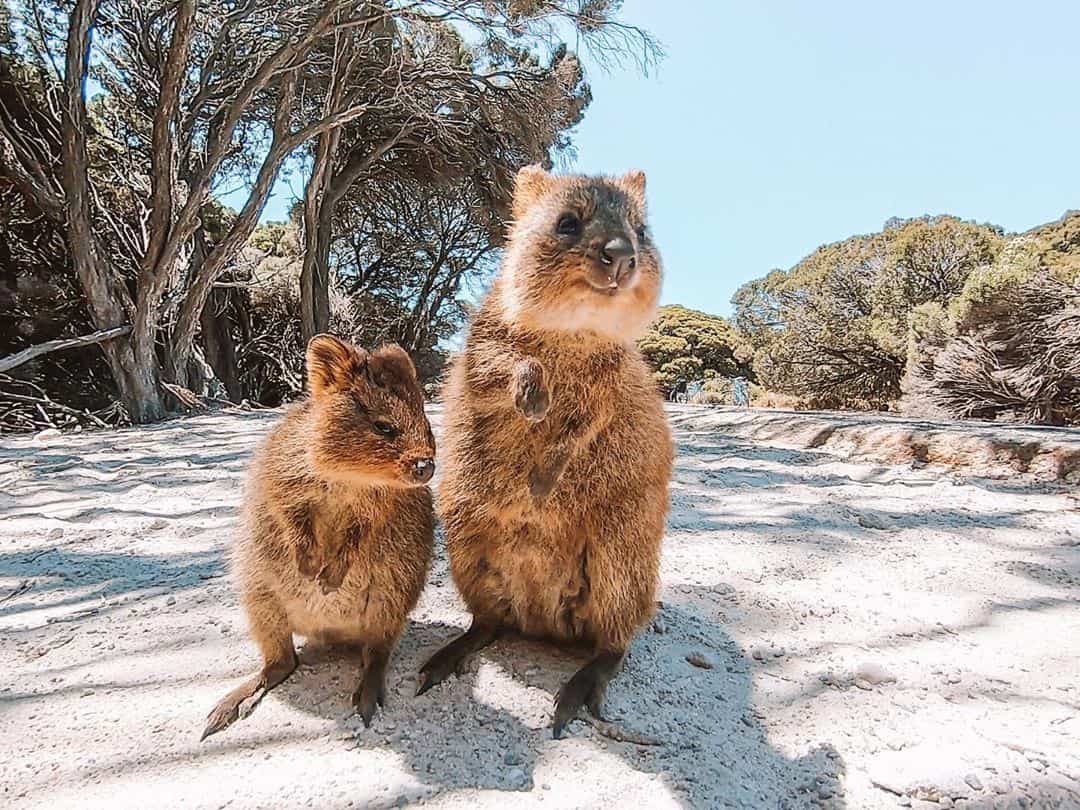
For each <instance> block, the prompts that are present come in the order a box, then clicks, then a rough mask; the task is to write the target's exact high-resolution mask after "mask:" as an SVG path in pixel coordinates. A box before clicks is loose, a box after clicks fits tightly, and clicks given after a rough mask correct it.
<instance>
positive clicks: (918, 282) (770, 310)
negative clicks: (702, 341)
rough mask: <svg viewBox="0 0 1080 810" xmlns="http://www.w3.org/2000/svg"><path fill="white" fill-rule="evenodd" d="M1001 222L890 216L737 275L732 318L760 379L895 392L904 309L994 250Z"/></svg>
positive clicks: (987, 259) (946, 292) (941, 292)
mask: <svg viewBox="0 0 1080 810" xmlns="http://www.w3.org/2000/svg"><path fill="white" fill-rule="evenodd" d="M1001 243H1002V237H1001V232H1000V229H998V228H994V227H992V226H988V225H978V224H975V223H971V222H965V221H962V220H959V219H957V218H955V217H948V216H941V217H932V218H931V217H924V218H920V219H913V220H890V221H889V222H888V223H886V226H885V228H884V229H883V230H882V231H881V232H879V233H875V234H869V235H865V236H854V237H851V238H850V239H846V240H844V241H842V242H837V243H835V244H832V245H825V246H824V247H821V248H819V249H818V250H816V251H815V252H814V253H812V254H811V255H810V256H808V257H807V258H805V259H803V260H802V261H801V262H799V263H798V264H797V265H795V267H793V268H792V269H791V270H789V271H786V272H784V271H779V270H777V271H773V272H772V273H770V274H769V275H768V276H766V277H765V278H764V279H758V280H756V281H752V282H750V283H749V284H747V285H744V286H743V287H742V288H741V289H740V290H739V291H738V292H737V293H736V294H735V297H734V299H733V304H734V306H735V311H736V314H735V323H736V324H737V325H738V327H739V329H740V330H741V331H742V333H743V335H744V337H745V339H746V341H747V342H748V343H749V345H750V346H752V347H753V350H754V370H755V372H756V373H757V375H758V377H759V378H760V379H761V381H762V383H763V384H764V385H765V387H766V388H768V389H769V390H773V391H778V392H781V393H784V394H788V395H792V396H797V397H801V398H804V399H806V400H808V401H810V402H812V403H814V404H816V405H819V406H822V407H837V408H851V407H855V408H882V407H887V406H888V405H889V403H891V402H892V401H894V400H896V399H897V398H898V397H899V395H900V383H901V379H902V376H903V373H904V368H905V365H906V359H907V352H908V342H909V341H908V326H909V320H910V318H911V314H912V312H913V311H914V310H915V309H916V308H919V307H922V306H923V305H926V304H931V303H937V304H940V305H944V304H946V303H947V302H949V301H950V300H951V299H952V298H953V297H954V296H956V295H957V294H959V293H960V291H961V290H962V289H963V287H964V284H965V283H966V282H967V279H968V278H969V277H970V276H971V274H972V273H973V272H975V271H976V270H977V269H978V268H980V267H983V266H985V265H988V264H990V263H992V262H993V261H994V260H995V258H996V256H997V255H998V253H999V252H1000V250H1001Z"/></svg>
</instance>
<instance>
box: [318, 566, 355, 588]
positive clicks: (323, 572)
mask: <svg viewBox="0 0 1080 810" xmlns="http://www.w3.org/2000/svg"><path fill="white" fill-rule="evenodd" d="M348 571H349V563H348V561H347V560H343V559H341V558H338V559H336V560H331V561H330V562H328V563H327V564H326V565H324V566H323V567H322V568H321V569H320V570H319V573H318V576H316V577H315V581H316V582H317V583H319V589H320V590H321V591H322V592H323V594H328V593H333V592H334V591H336V590H337V589H338V588H340V587H341V583H342V582H343V581H344V580H345V574H347V573H348Z"/></svg>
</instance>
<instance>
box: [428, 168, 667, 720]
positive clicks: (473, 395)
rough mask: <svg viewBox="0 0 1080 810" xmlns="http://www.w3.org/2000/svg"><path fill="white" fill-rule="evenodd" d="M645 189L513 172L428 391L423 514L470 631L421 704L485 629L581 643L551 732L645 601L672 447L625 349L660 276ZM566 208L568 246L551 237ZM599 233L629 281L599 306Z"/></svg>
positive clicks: (445, 659)
mask: <svg viewBox="0 0 1080 810" xmlns="http://www.w3.org/2000/svg"><path fill="white" fill-rule="evenodd" d="M644 184H645V178H644V175H642V174H641V173H640V172H634V173H631V174H629V175H626V176H624V177H622V178H619V179H615V180H612V179H595V178H582V177H555V176H552V175H549V174H547V173H545V172H543V171H542V170H540V169H537V168H528V169H525V170H522V172H521V173H520V175H519V179H518V184H517V188H516V191H515V202H514V213H515V217H516V222H515V224H514V226H513V228H512V230H511V233H510V238H509V243H508V246H507V251H506V258H505V261H504V264H503V267H502V269H501V273H500V275H499V277H498V279H497V280H496V282H495V284H494V286H493V288H492V290H491V292H490V293H489V294H488V296H487V298H486V299H485V301H484V302H483V305H482V306H481V308H480V310H479V312H478V314H477V316H476V318H475V320H474V321H473V323H472V325H471V328H470V332H469V338H468V342H467V345H466V348H465V351H464V353H463V354H462V355H461V356H460V357H458V358H457V359H456V360H455V362H454V365H453V368H452V371H451V374H450V378H449V381H448V384H447V386H446V388H445V389H444V396H445V402H446V428H445V439H444V454H443V466H444V474H443V479H442V482H441V484H440V488H439V495H438V505H439V511H440V514H441V517H442V520H443V522H444V524H445V528H446V542H447V549H448V551H449V554H450V563H451V570H452V572H453V576H454V581H455V583H456V584H457V587H458V590H459V591H460V592H461V595H462V597H463V598H464V600H465V602H466V604H467V605H468V607H469V609H470V611H471V612H472V613H473V619H474V620H473V628H472V629H471V630H470V632H469V633H468V634H466V636H465V637H463V638H462V639H459V640H458V641H457V642H455V644H456V645H457V647H454V645H451V647H450V648H447V650H444V651H442V652H440V653H439V654H437V655H436V656H435V658H433V659H432V661H431V662H429V663H428V664H427V665H426V666H425V669H424V671H423V674H424V676H425V678H426V680H425V681H424V682H423V683H422V684H421V688H420V691H424V690H426V688H428V687H429V686H430V685H432V684H433V683H436V682H438V681H439V680H441V679H442V678H444V677H446V676H447V675H448V674H450V672H452V671H453V669H454V668H455V667H456V666H457V664H458V661H459V659H460V657H461V655H463V654H464V653H467V652H471V651H472V650H474V649H477V648H478V647H479V646H483V644H484V643H487V642H488V641H490V640H491V638H493V637H494V635H495V633H496V632H497V630H498V628H512V629H514V630H517V631H520V632H522V633H524V634H526V635H529V636H536V637H543V638H549V639H554V640H557V641H563V642H585V643H587V644H590V645H592V646H593V647H594V648H595V650H596V653H597V658H596V659H595V660H594V661H593V662H592V663H590V665H589V666H587V667H585V669H583V670H582V671H581V672H579V673H578V674H577V675H575V676H574V678H573V679H571V681H570V683H568V684H567V686H566V687H564V689H563V691H562V692H561V693H560V698H559V707H558V709H557V710H556V718H555V731H556V736H558V735H559V733H560V732H561V729H562V726H563V725H565V723H566V722H567V720H568V719H570V718H571V717H572V716H573V715H574V714H576V713H577V710H578V708H579V707H580V706H581V705H582V704H583V703H587V704H588V705H589V706H590V707H591V708H592V709H593V710H594V711H598V709H599V702H600V699H601V698H602V695H603V689H604V685H605V684H606V681H607V679H608V678H609V677H610V675H611V674H612V672H613V671H614V669H615V668H616V667H617V666H618V664H619V663H620V662H621V660H622V657H623V655H624V654H625V652H626V650H627V648H628V646H629V644H630V641H631V639H632V637H633V636H634V634H635V632H636V631H637V629H638V628H639V627H641V626H642V625H643V624H644V623H645V622H647V621H648V619H649V617H650V616H651V614H652V611H653V609H654V605H655V595H656V586H657V579H658V571H659V562H660V544H661V539H662V536H663V531H664V525H665V520H666V515H667V510H668V492H667V487H668V481H669V478H670V475H671V465H672V442H671V437H670V433H669V430H668V426H667V420H666V418H665V415H664V412H663V409H662V404H661V399H660V396H659V394H658V392H657V389H656V386H655V384H654V382H653V379H652V375H651V373H650V372H649V369H648V368H647V367H646V365H645V363H644V361H643V360H642V358H641V356H640V354H639V353H638V351H637V349H636V348H635V346H634V341H635V339H636V338H637V337H638V336H639V334H640V333H641V331H642V330H643V329H644V328H645V326H646V325H647V324H648V323H649V321H650V320H651V318H652V316H653V313H654V311H655V307H656V303H657V298H658V295H659V289H660V275H661V271H660V260H659V255H658V253H657V251H656V249H655V247H654V246H653V244H652V242H651V240H650V239H649V238H648V234H647V231H644V230H643V226H644V221H645V210H644ZM568 211H569V212H573V213H575V214H576V215H578V216H579V217H580V220H581V224H582V227H581V234H580V237H579V238H576V239H574V238H566V237H565V236H561V235H559V234H558V233H557V223H558V222H559V221H560V217H562V216H564V215H565V214H566V212H568ZM613 236H624V237H626V238H628V239H629V240H630V241H631V242H632V244H633V247H634V249H635V256H636V277H634V278H631V279H628V280H626V279H624V280H623V281H624V282H625V283H623V282H620V283H619V285H618V289H617V290H616V291H615V292H614V294H611V292H610V291H609V290H607V289H606V288H605V287H604V285H605V284H608V283H609V282H611V278H609V277H610V276H611V274H612V272H613V271H612V268H611V266H610V265H608V264H604V263H603V262H601V261H600V260H599V258H598V250H599V248H600V246H602V245H603V244H604V243H605V241H606V240H608V239H610V238H612V237H613ZM605 273H607V274H608V275H607V276H605V275H604V274H605ZM590 667H591V668H592V669H590Z"/></svg>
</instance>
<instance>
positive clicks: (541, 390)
mask: <svg viewBox="0 0 1080 810" xmlns="http://www.w3.org/2000/svg"><path fill="white" fill-rule="evenodd" d="M544 376H545V375H544V367H543V366H542V365H540V363H539V361H537V360H532V359H530V360H522V361H521V362H520V363H518V365H517V368H516V369H515V370H514V407H516V408H517V409H518V411H520V412H521V414H522V416H524V417H525V418H526V419H528V420H529V421H530V422H539V421H540V420H541V419H543V418H544V417H545V416H547V412H548V406H549V405H550V403H551V394H550V392H549V391H548V387H547V382H546V381H545V379H544Z"/></svg>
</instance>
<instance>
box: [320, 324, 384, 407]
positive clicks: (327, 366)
mask: <svg viewBox="0 0 1080 810" xmlns="http://www.w3.org/2000/svg"><path fill="white" fill-rule="evenodd" d="M369 359H370V358H369V356H368V353H367V352H365V351H364V350H363V349H358V348H356V347H355V346H353V345H352V344H350V343H346V342H345V341H343V340H339V339H338V338H336V337H334V336H333V335H316V336H315V337H313V338H312V339H311V341H310V342H309V343H308V347H307V372H308V388H309V389H310V390H311V395H312V396H313V397H320V396H322V395H323V394H325V393H327V392H329V391H332V390H335V389H337V388H343V387H345V386H346V385H348V384H349V383H350V381H352V380H354V379H355V378H356V377H357V375H359V374H363V373H365V372H366V371H367V366H368V362H369Z"/></svg>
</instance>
